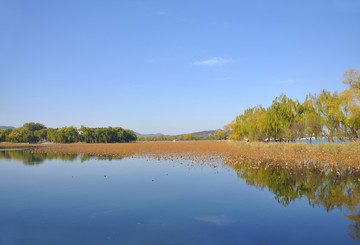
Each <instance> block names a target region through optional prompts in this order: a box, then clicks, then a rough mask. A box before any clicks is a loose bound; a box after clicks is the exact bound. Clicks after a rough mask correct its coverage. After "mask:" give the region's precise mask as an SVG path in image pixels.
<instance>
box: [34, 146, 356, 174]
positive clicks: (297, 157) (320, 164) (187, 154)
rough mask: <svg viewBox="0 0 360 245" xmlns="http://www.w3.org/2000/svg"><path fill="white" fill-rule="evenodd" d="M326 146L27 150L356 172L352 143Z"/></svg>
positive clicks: (85, 147)
mask: <svg viewBox="0 0 360 245" xmlns="http://www.w3.org/2000/svg"><path fill="white" fill-rule="evenodd" d="M69 146H71V147H69ZM329 147H330V146H324V147H323V148H321V146H317V148H315V147H313V146H307V145H306V144H291V145H290V144H285V143H271V144H262V143H238V142H226V141H189V142H136V143H115V144H71V145H64V147H57V148H38V149H32V150H31V151H32V152H37V153H55V154H86V155H91V156H110V157H113V158H123V157H135V158H151V159H156V160H171V161H174V162H179V163H182V162H184V161H189V162H192V163H195V162H197V163H210V164H212V165H213V166H214V167H216V166H217V165H218V164H226V165H230V166H232V165H237V164H241V163H244V162H246V163H251V164H252V166H253V167H254V168H256V167H257V166H260V165H262V166H263V165H264V164H265V165H268V166H276V167H281V168H285V169H289V170H294V171H296V170H297V169H299V168H319V169H321V170H322V171H335V172H337V173H338V174H339V175H340V174H342V173H343V172H344V171H346V172H349V171H350V172H360V154H359V153H358V149H357V148H356V147H355V146H354V145H350V146H341V147H343V148H341V150H329V149H331V148H329ZM331 147H332V146H331ZM334 147H336V146H334ZM324 148H325V150H324ZM353 148H354V149H355V150H354V149H353ZM320 149H321V150H320ZM349 149H352V150H349Z"/></svg>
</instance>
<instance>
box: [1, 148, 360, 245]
mask: <svg viewBox="0 0 360 245" xmlns="http://www.w3.org/2000/svg"><path fill="white" fill-rule="evenodd" d="M309 174H312V176H311V177H307V176H305V177H304V174H301V176H302V177H299V176H300V175H299V176H292V175H289V174H288V173H286V172H277V171H275V170H271V169H270V170H264V169H263V170H261V169H260V170H256V171H248V170H246V169H242V168H241V167H238V168H237V169H232V168H231V167H229V166H219V167H217V168H213V167H211V166H209V165H203V166H201V165H200V164H195V165H192V164H190V163H186V162H185V163H184V164H179V163H174V162H171V161H156V160H147V159H131V158H124V159H121V160H115V159H112V160H109V159H97V158H89V157H86V156H65V155H61V156H55V155H39V154H36V155H34V154H29V153H27V152H26V151H17V152H15V151H12V152H10V151H6V152H5V151H1V152H0V244H3V245H7V244H37V245H39V244H354V243H357V240H356V239H357V238H359V237H360V236H359V231H360V226H359V222H360V214H359V205H358V201H357V200H358V199H359V198H358V197H359V195H358V193H359V192H360V191H359V185H358V183H357V182H356V181H353V177H351V178H350V177H347V178H344V177H343V178H342V179H341V180H336V179H335V180H334V179H331V176H330V177H329V176H328V175H323V176H316V175H315V174H314V173H309ZM329 178H330V179H329ZM304 179H305V180H304ZM301 181H303V182H301Z"/></svg>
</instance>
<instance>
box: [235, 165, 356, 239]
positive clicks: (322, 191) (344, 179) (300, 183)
mask: <svg viewBox="0 0 360 245" xmlns="http://www.w3.org/2000/svg"><path fill="white" fill-rule="evenodd" d="M232 168H233V169H234V170H235V171H237V176H238V177H239V178H241V179H244V180H245V181H246V183H247V184H248V185H250V186H255V187H256V188H258V189H261V190H262V189H264V188H267V189H268V190H269V191H271V192H272V193H274V196H275V200H276V201H277V202H278V203H280V204H282V205H283V206H284V207H286V206H288V205H289V204H290V203H291V202H295V201H296V200H298V199H300V198H302V197H306V198H307V200H308V203H309V205H310V206H312V207H323V208H325V210H326V211H327V212H330V211H331V210H333V209H334V208H338V209H340V210H344V214H343V215H344V217H346V218H348V219H349V220H351V221H352V222H353V223H352V224H351V225H349V227H348V234H349V236H350V237H351V238H353V239H355V240H360V182H359V178H360V174H359V173H356V172H352V171H350V170H349V171H345V172H342V173H341V174H339V173H338V172H337V171H323V169H321V168H318V167H316V166H315V165H308V166H307V167H306V168H297V169H286V168H284V167H280V166H279V165H277V166H274V165H271V164H269V163H259V164H256V165H254V164H251V163H238V164H234V165H232Z"/></svg>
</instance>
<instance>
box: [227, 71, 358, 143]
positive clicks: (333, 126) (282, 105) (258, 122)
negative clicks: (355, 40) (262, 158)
mask: <svg viewBox="0 0 360 245" xmlns="http://www.w3.org/2000/svg"><path fill="white" fill-rule="evenodd" d="M343 83H344V84H347V85H348V86H349V88H348V89H346V90H344V91H343V92H341V93H337V92H335V93H330V92H329V91H326V90H323V91H322V92H321V93H320V94H319V95H316V94H309V95H307V96H306V98H305V101H303V102H300V101H298V100H293V99H291V98H288V97H287V96H286V95H285V94H281V95H280V96H279V97H276V98H275V99H274V100H273V102H272V105H271V106H270V107H268V108H264V107H262V106H261V105H259V106H256V107H253V108H248V109H246V110H245V111H244V113H243V114H242V115H239V116H237V117H236V118H235V120H234V121H232V122H231V123H230V124H229V129H230V139H233V140H243V139H247V140H248V141H265V140H266V141H287V142H289V141H295V140H300V139H301V138H307V139H309V140H310V143H311V139H313V138H315V139H319V138H326V139H327V140H328V141H329V142H333V140H334V139H335V138H337V139H339V140H340V141H346V140H348V141H356V142H358V141H359V136H360V71H359V70H355V69H349V70H348V71H346V72H345V73H344V75H343Z"/></svg>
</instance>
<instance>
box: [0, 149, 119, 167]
mask: <svg viewBox="0 0 360 245" xmlns="http://www.w3.org/2000/svg"><path fill="white" fill-rule="evenodd" d="M94 158H96V159H99V160H112V159H122V157H113V156H97V157H95V156H91V155H88V154H80V155H77V154H54V153H32V152H30V151H27V150H9V151H0V159H15V160H18V161H22V162H23V163H24V165H28V166H34V165H39V164H42V163H43V162H44V161H45V160H53V159H56V160H61V161H69V162H74V161H76V160H80V161H81V162H85V161H87V160H91V159H94Z"/></svg>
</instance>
